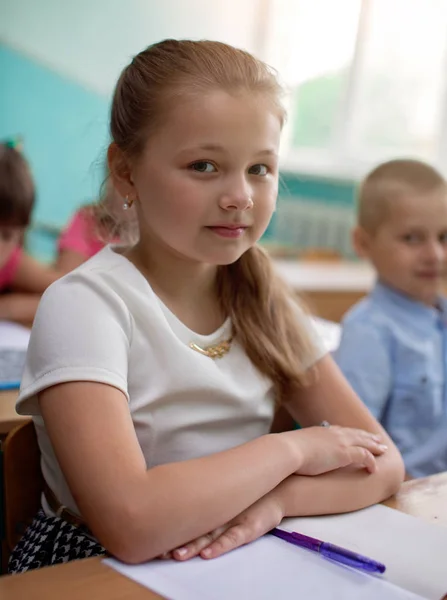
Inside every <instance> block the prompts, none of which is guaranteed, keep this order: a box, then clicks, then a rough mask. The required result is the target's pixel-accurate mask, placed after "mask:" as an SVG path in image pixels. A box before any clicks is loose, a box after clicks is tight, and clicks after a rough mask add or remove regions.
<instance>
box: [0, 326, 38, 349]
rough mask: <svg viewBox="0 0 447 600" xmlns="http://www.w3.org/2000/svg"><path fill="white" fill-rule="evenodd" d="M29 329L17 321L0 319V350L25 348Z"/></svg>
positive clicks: (29, 332)
mask: <svg viewBox="0 0 447 600" xmlns="http://www.w3.org/2000/svg"><path fill="white" fill-rule="evenodd" d="M30 334H31V330H30V329H28V328H27V327H24V326H23V325H19V324H18V323H12V322H11V321H0V350H26V349H27V348H28V343H29V336H30Z"/></svg>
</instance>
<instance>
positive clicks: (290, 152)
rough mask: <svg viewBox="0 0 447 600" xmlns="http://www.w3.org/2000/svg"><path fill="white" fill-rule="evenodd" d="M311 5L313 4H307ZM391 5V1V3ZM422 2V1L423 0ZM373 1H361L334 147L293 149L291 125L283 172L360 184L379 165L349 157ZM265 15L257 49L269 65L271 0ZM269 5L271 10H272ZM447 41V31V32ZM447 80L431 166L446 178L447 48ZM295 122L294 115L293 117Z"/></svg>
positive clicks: (266, 2)
mask: <svg viewBox="0 0 447 600" xmlns="http://www.w3.org/2000/svg"><path fill="white" fill-rule="evenodd" d="M308 1H309V2H311V1H312V0H308ZM389 1H390V2H391V1H392V0H389ZM421 1H422V0H421ZM373 2H374V0H361V8H360V12H359V17H358V25H357V32H356V37H355V44H354V54H353V59H352V62H351V66H350V69H349V74H348V77H347V81H346V84H345V89H344V95H343V99H342V101H341V102H340V104H339V107H338V114H337V116H336V121H335V128H334V133H333V143H332V144H331V145H330V146H328V148H327V150H325V149H302V150H301V149H299V150H298V149H293V148H291V146H290V143H288V139H289V135H290V126H291V125H290V124H289V125H286V128H285V132H284V139H285V144H283V146H284V148H283V151H282V154H281V159H280V166H281V169H282V170H283V171H289V172H296V173H305V174H308V175H316V176H318V177H322V178H331V179H334V178H335V179H339V180H340V179H341V180H348V181H358V180H360V179H361V178H362V177H363V176H364V175H365V173H366V172H367V171H369V170H370V169H371V168H372V167H373V166H374V164H376V163H377V161H376V162H372V161H368V160H365V159H359V160H355V159H354V158H353V157H352V153H350V147H351V142H350V140H351V139H352V119H351V118H350V115H351V114H352V111H353V110H354V109H355V106H356V100H357V97H358V84H359V79H360V78H359V74H360V73H361V72H362V69H363V65H364V57H365V47H366V42H367V36H368V22H369V17H370V14H371V11H372V4H373ZM262 4H263V10H262V11H261V14H263V15H264V19H263V25H262V27H261V30H262V32H263V34H264V35H263V38H264V43H262V42H260V38H259V37H258V44H257V46H258V48H259V50H260V52H258V54H260V55H261V58H263V59H264V60H266V61H267V62H268V56H267V48H268V47H270V46H271V44H272V43H274V42H272V39H271V38H270V37H269V35H271V33H270V28H269V25H268V20H269V19H270V18H272V0H262ZM269 5H270V6H269ZM446 39H447V29H446ZM444 64H445V69H444V72H445V79H444V82H443V94H442V98H440V100H439V101H440V107H441V110H440V122H439V124H438V127H437V131H439V135H438V138H437V140H436V145H437V149H436V154H435V156H433V157H432V159H431V162H432V164H433V165H434V166H437V167H438V168H439V169H440V170H441V171H443V172H444V173H445V174H446V175H447V44H446V51H445V57H444ZM290 117H291V119H290V121H291V122H292V120H293V115H290Z"/></svg>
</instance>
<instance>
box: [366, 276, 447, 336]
mask: <svg viewBox="0 0 447 600" xmlns="http://www.w3.org/2000/svg"><path fill="white" fill-rule="evenodd" d="M371 296H372V297H373V298H374V299H375V300H377V301H378V302H379V303H380V304H382V305H385V306H387V307H388V308H389V309H390V310H391V311H393V312H395V313H396V316H397V315H398V318H399V320H401V321H402V320H404V321H406V322H408V324H409V325H410V326H411V327H417V328H419V327H418V325H419V326H420V327H421V328H424V327H427V326H434V325H437V324H438V323H440V322H442V323H444V324H446V323H447V300H446V299H445V298H443V297H442V296H440V297H439V299H438V307H439V309H436V308H434V307H431V306H427V305H426V304H422V302H418V301H417V300H413V299H412V298H410V297H409V296H406V295H405V294H403V293H402V292H399V291H397V290H396V289H394V288H392V287H390V286H389V285H387V284H385V283H383V282H381V281H378V282H377V283H376V285H375V286H374V289H373V291H372V292H371Z"/></svg>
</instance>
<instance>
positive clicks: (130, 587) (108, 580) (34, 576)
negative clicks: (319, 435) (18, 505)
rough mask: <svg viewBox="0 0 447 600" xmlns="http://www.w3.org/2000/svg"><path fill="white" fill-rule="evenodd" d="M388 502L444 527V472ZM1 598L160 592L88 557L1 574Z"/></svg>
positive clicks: (119, 597)
mask: <svg viewBox="0 0 447 600" xmlns="http://www.w3.org/2000/svg"><path fill="white" fill-rule="evenodd" d="M385 504H386V505H387V506H390V507H392V508H395V509H397V510H401V511H403V512H405V513H408V514H410V515H413V516H416V517H421V518H423V519H426V520H428V521H431V522H433V523H437V524H439V525H440V526H444V527H447V473H442V474H440V475H434V476H432V477H427V478H425V479H414V480H412V481H407V482H405V483H404V484H403V486H402V489H401V491H400V492H399V493H398V494H397V495H396V496H394V497H393V498H391V499H390V500H388V501H387V502H385ZM0 598H1V600H17V599H18V598H26V599H27V600H56V599H57V600H59V599H60V598H64V600H84V599H85V598H94V599H95V600H159V599H160V598H161V596H159V595H158V594H155V593H153V592H151V591H150V590H147V589H146V588H143V587H141V586H139V585H138V584H137V583H134V582H133V581H131V580H130V579H127V578H126V577H123V576H122V575H120V574H119V573H117V572H116V571H114V570H112V569H110V568H109V567H106V566H105V565H104V564H102V562H101V559H100V558H89V559H86V560H81V561H75V562H72V563H68V564H65V565H60V566H56V567H49V568H46V569H41V570H38V571H31V572H30V573H24V574H22V575H12V576H3V577H0Z"/></svg>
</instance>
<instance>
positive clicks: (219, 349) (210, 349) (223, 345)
mask: <svg viewBox="0 0 447 600" xmlns="http://www.w3.org/2000/svg"><path fill="white" fill-rule="evenodd" d="M232 341H233V337H230V338H228V340H224V341H223V342H220V344H215V345H214V346H207V347H206V348H202V347H201V346H198V345H197V344H194V342H191V343H190V344H189V347H190V348H192V349H193V350H195V351H196V352H198V353H199V354H201V355H202V356H208V358H212V359H213V360H216V358H222V357H223V356H225V354H228V352H229V351H230V348H231V342H232Z"/></svg>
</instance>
